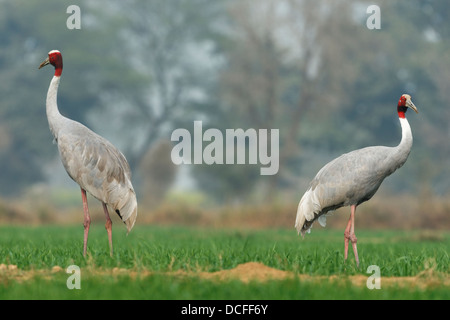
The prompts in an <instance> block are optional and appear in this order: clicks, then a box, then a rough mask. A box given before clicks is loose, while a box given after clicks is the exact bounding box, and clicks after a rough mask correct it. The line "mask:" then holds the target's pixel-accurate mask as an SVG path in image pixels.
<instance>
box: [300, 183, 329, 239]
mask: <svg viewBox="0 0 450 320" xmlns="http://www.w3.org/2000/svg"><path fill="white" fill-rule="evenodd" d="M321 211H322V208H321V207H320V204H319V201H318V199H317V196H316V194H315V192H314V191H313V190H311V188H310V189H308V191H306V192H305V194H304V195H303V197H302V199H301V200H300V203H299V204H298V209H297V217H296V219H295V228H296V229H297V232H298V233H299V234H300V233H301V235H302V237H304V236H305V233H306V232H308V233H310V232H311V227H312V224H313V222H314V221H315V220H316V219H317V217H318V216H319V215H320V213H321ZM319 223H320V225H321V226H325V223H326V218H325V215H321V216H319Z"/></svg>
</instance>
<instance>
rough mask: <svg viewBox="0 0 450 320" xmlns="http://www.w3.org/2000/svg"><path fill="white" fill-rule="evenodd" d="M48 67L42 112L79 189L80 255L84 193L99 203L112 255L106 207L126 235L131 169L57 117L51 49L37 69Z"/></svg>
mask: <svg viewBox="0 0 450 320" xmlns="http://www.w3.org/2000/svg"><path fill="white" fill-rule="evenodd" d="M47 64H51V65H53V66H54V67H55V74H54V76H53V79H52V80H51V82H50V86H49V88H48V92H47V101H46V112H47V119H48V124H49V127H50V131H51V133H52V134H53V137H54V142H55V143H56V144H57V145H58V150H59V154H60V157H61V161H62V164H63V166H64V168H65V169H66V171H67V173H68V174H69V176H70V177H71V178H72V179H73V180H74V181H75V182H76V183H78V185H79V186H80V188H81V199H82V201H83V211H84V221H83V226H84V239H83V256H86V248H87V241H88V234H89V226H90V224H91V217H90V215H89V209H88V203H87V197H86V191H87V192H89V193H90V194H91V195H92V196H94V197H95V198H96V199H98V200H99V201H101V203H102V205H103V211H104V213H105V218H106V224H105V228H106V231H107V233H108V241H109V249H110V255H111V256H112V255H113V244H112V221H111V218H110V216H109V212H108V207H110V208H111V209H113V210H114V211H115V212H116V213H117V214H118V215H119V217H120V218H121V219H122V221H123V222H124V223H125V224H126V226H127V229H128V232H130V230H131V229H132V228H133V226H134V223H135V221H136V216H137V200H136V194H135V192H134V189H133V185H132V184H131V170H130V166H129V165H128V162H127V160H126V159H125V157H124V155H123V154H122V153H121V152H120V151H119V150H118V149H117V148H116V147H115V146H114V145H112V144H111V143H110V142H109V141H108V140H106V139H105V138H103V137H101V136H99V135H98V134H96V133H95V132H93V131H92V130H90V129H88V128H87V127H86V126H84V125H82V124H81V123H79V122H76V121H74V120H71V119H68V118H66V117H64V116H62V115H61V113H60V112H59V110H58V105H57V101H56V100H57V94H58V87H59V82H60V80H61V73H62V69H63V60H62V55H61V52H59V51H58V50H52V51H50V52H49V53H48V58H47V59H45V60H44V61H43V62H42V63H41V64H40V66H39V69H41V68H42V67H44V66H46V65H47Z"/></svg>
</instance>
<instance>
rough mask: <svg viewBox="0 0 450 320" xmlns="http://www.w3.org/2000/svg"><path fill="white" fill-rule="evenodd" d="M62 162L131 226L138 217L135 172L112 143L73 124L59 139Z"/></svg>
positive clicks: (73, 177)
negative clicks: (133, 175)
mask: <svg viewBox="0 0 450 320" xmlns="http://www.w3.org/2000/svg"><path fill="white" fill-rule="evenodd" d="M57 143H58V149H59V152H60V155H61V161H62V163H63V165H64V168H65V169H66V171H67V173H68V174H69V176H70V177H71V178H72V179H73V180H74V181H75V182H77V183H78V184H79V185H80V187H81V188H83V189H84V190H86V191H88V192H89V193H90V194H91V195H93V196H94V197H95V198H97V199H98V200H100V201H102V202H104V203H106V204H107V205H109V206H110V207H111V208H112V209H113V210H114V211H116V213H117V214H118V215H119V216H120V217H121V219H122V220H123V221H124V222H125V223H126V224H127V228H128V231H129V230H131V228H132V227H133V225H134V222H135V220H136V215H137V200H136V194H135V192H134V189H133V186H132V184H131V170H130V166H129V165H128V162H127V160H126V159H125V157H124V155H123V154H122V153H121V152H120V151H119V150H118V149H117V148H116V147H115V146H114V145H113V144H111V143H110V142H109V141H108V140H106V139H104V138H103V137H101V136H99V135H98V134H96V133H95V132H93V131H91V130H90V129H88V128H87V127H85V126H83V125H82V124H80V123H78V122H75V121H72V122H70V124H68V126H67V127H66V128H65V129H62V131H61V132H60V134H59V135H58V139H57Z"/></svg>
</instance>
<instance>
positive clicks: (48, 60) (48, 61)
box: [38, 58, 50, 69]
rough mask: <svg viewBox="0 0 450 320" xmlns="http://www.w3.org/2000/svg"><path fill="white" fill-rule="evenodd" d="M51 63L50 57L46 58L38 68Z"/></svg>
mask: <svg viewBox="0 0 450 320" xmlns="http://www.w3.org/2000/svg"><path fill="white" fill-rule="evenodd" d="M49 63H50V59H49V58H47V59H45V60H44V61H43V62H42V63H41V64H40V65H39V68H38V69H40V68H42V67H44V66H46V65H48V64H49Z"/></svg>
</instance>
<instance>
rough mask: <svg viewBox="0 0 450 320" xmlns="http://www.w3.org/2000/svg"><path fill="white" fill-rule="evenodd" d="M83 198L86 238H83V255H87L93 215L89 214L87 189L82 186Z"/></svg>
mask: <svg viewBox="0 0 450 320" xmlns="http://www.w3.org/2000/svg"><path fill="white" fill-rule="evenodd" d="M81 199H82V200H83V211H84V221H83V226H84V240H83V257H86V249H87V241H88V234H89V226H90V225H91V216H90V215H89V209H88V203H87V197H86V190H84V189H83V188H81Z"/></svg>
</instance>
